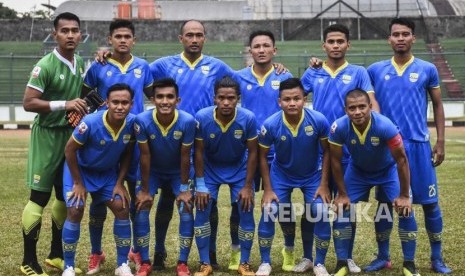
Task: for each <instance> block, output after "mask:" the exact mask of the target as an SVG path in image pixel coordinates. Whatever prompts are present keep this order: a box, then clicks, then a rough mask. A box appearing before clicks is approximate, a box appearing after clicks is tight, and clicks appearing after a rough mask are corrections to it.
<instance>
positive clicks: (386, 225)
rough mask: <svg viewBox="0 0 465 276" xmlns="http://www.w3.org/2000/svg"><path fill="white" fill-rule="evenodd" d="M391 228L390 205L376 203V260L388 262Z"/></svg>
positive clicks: (391, 215)
mask: <svg viewBox="0 0 465 276" xmlns="http://www.w3.org/2000/svg"><path fill="white" fill-rule="evenodd" d="M392 227H393V213H392V205H391V204H387V203H378V208H377V210H376V216H375V233H376V242H377V243H378V258H379V259H382V260H389V256H390V254H389V239H390V237H391V232H392Z"/></svg>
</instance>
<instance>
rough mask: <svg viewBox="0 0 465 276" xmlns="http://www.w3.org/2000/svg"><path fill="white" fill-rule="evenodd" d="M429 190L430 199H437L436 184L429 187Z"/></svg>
mask: <svg viewBox="0 0 465 276" xmlns="http://www.w3.org/2000/svg"><path fill="white" fill-rule="evenodd" d="M428 189H429V193H428V195H429V197H435V196H436V185H435V184H432V185H429V187H428Z"/></svg>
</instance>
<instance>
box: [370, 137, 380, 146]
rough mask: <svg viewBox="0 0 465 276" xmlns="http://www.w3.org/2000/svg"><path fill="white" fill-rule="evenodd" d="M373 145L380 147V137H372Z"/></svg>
mask: <svg viewBox="0 0 465 276" xmlns="http://www.w3.org/2000/svg"><path fill="white" fill-rule="evenodd" d="M371 144H372V145H373V146H374V147H377V146H379V137H374V136H373V137H371Z"/></svg>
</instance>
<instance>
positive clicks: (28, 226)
mask: <svg viewBox="0 0 465 276" xmlns="http://www.w3.org/2000/svg"><path fill="white" fill-rule="evenodd" d="M43 211H44V208H43V207H41V206H39V205H38V204H37V203H34V202H32V201H29V202H28V203H27V204H26V206H25V207H24V210H23V215H22V219H21V222H22V228H23V242H24V256H23V265H25V264H30V263H37V255H36V252H37V241H38V239H39V234H40V227H41V225H42V213H43Z"/></svg>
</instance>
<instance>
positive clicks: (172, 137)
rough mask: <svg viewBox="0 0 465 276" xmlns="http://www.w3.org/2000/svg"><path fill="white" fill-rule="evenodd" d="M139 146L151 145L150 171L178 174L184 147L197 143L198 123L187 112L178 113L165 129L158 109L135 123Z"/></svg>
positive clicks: (144, 113)
mask: <svg viewBox="0 0 465 276" xmlns="http://www.w3.org/2000/svg"><path fill="white" fill-rule="evenodd" d="M134 128H135V130H136V137H137V142H138V143H149V144H148V145H149V147H150V152H151V155H150V157H151V162H150V169H151V170H152V171H153V172H155V173H156V174H164V175H175V174H179V173H180V169H181V167H180V166H181V147H182V145H185V146H189V145H191V144H192V143H193V142H194V137H195V120H194V117H192V116H191V115H190V114H188V113H187V112H184V111H181V110H179V111H178V110H176V111H175V116H174V120H173V122H172V123H171V124H170V125H169V126H168V127H166V128H165V127H163V126H162V125H160V123H159V122H158V120H157V117H156V109H152V110H147V111H145V112H143V113H141V114H139V115H137V118H136V123H135V127H134Z"/></svg>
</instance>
